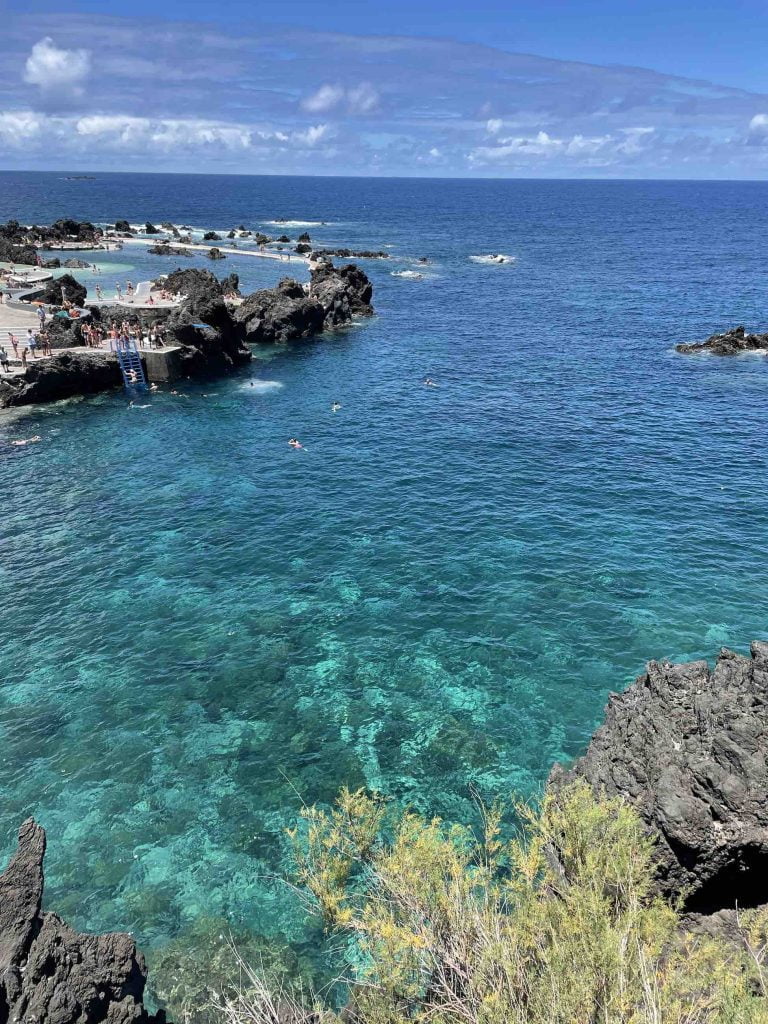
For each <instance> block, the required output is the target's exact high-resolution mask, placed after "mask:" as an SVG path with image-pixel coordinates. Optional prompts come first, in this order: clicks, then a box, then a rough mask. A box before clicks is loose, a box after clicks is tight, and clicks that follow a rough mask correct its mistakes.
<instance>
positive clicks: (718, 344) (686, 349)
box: [675, 327, 768, 356]
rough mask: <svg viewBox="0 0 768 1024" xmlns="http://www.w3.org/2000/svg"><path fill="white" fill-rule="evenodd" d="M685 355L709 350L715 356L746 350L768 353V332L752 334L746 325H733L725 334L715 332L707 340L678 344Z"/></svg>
mask: <svg viewBox="0 0 768 1024" xmlns="http://www.w3.org/2000/svg"><path fill="white" fill-rule="evenodd" d="M675 349H676V351H677V352H682V353H683V355H697V354H704V353H707V352H709V353H710V354H711V355H713V356H737V355H741V354H742V353H744V352H765V353H766V355H768V334H750V333H748V332H747V330H746V328H744V327H732V328H731V330H730V331H725V332H724V333H723V334H713V335H712V336H711V337H709V338H707V340H706V341H700V342H691V343H683V344H680V345H676V346H675Z"/></svg>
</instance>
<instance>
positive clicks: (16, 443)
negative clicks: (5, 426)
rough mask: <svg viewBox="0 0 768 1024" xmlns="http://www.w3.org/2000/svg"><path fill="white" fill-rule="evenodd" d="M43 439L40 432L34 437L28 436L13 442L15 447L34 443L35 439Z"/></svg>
mask: <svg viewBox="0 0 768 1024" xmlns="http://www.w3.org/2000/svg"><path fill="white" fill-rule="evenodd" d="M42 440H43V439H42V437H40V435H39V434H35V436H34V437H27V438H25V439H24V440H23V441H11V444H12V445H13V446H14V448H20V447H21V446H22V445H25V444H32V443H33V442H35V441H42Z"/></svg>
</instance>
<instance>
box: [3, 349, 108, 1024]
mask: <svg viewBox="0 0 768 1024" xmlns="http://www.w3.org/2000/svg"><path fill="white" fill-rule="evenodd" d="M120 383H121V377H120V370H119V367H118V365H117V360H116V359H115V358H114V357H112V358H109V357H107V355H106V354H105V353H102V352H94V351H91V350H90V349H83V351H82V352H59V353H57V354H54V355H53V356H51V357H50V358H49V359H37V360H35V359H29V360H28V362H27V372H26V374H25V375H23V376H21V375H14V376H11V377H0V408H10V407H12V406H16V405H30V404H31V403H33V402H55V401H58V400H59V399H61V398H72V396H73V395H95V394H98V393H99V392H100V391H109V390H110V388H113V387H118V386H119V385H120ZM1 938H2V937H1V936H0V940H1ZM0 1019H2V1016H1V1015H0Z"/></svg>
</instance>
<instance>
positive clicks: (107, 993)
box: [0, 818, 164, 1024]
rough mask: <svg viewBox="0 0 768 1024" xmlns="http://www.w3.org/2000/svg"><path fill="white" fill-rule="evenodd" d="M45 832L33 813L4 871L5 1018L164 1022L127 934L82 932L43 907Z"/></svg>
mask: <svg viewBox="0 0 768 1024" xmlns="http://www.w3.org/2000/svg"><path fill="white" fill-rule="evenodd" d="M44 855H45V832H44V831H43V829H42V828H40V826H39V825H36V824H35V822H34V821H33V820H32V819H31V818H30V819H29V820H28V821H25V822H24V824H23V825H22V826H21V828H20V829H19V843H18V847H17V850H16V853H15V854H14V855H13V857H12V858H11V861H10V863H9V865H8V867H7V868H6V870H5V872H4V873H3V874H2V875H0V1020H2V1021H18V1022H32V1021H35V1022H37V1024H102V1022H103V1024H162V1021H163V1020H164V1015H163V1014H162V1013H160V1014H150V1013H148V1012H147V1010H146V1009H145V1007H144V1005H143V1003H142V999H143V996H144V986H145V983H146V976H147V971H146V967H145V964H144V958H143V957H142V955H141V953H139V952H138V950H137V949H136V946H135V944H134V942H133V939H131V937H130V936H129V935H125V934H121V933H112V934H108V935H83V934H81V933H79V932H76V931H74V930H73V929H72V928H70V927H69V925H68V924H66V923H65V922H64V921H62V920H61V918H60V917H58V916H57V915H56V914H54V913H50V912H48V911H46V912H43V911H42V909H41V905H42V897H43V857H44Z"/></svg>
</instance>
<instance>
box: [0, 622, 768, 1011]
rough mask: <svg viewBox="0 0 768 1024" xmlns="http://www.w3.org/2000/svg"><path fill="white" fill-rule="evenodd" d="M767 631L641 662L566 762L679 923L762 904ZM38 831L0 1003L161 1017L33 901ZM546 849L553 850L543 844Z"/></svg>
mask: <svg viewBox="0 0 768 1024" xmlns="http://www.w3.org/2000/svg"><path fill="white" fill-rule="evenodd" d="M766 749H768V643H762V642H755V643H753V644H752V648H751V656H750V657H744V656H742V655H739V654H736V653H734V652H733V651H730V650H727V649H723V650H721V651H720V654H719V656H718V659H717V663H716V665H715V668H714V669H710V667H709V665H708V664H707V663H706V662H705V661H696V662H690V663H686V664H670V663H668V662H656V661H652V662H650V663H649V664H648V666H647V669H646V671H645V672H644V673H643V674H642V675H641V676H639V677H638V679H637V680H636V681H635V682H634V683H633V684H632V685H631V686H630V687H629V688H628V689H627V690H626V691H625V692H624V693H622V694H614V695H612V696H611V697H610V699H609V702H608V706H607V709H606V714H605V720H604V722H603V724H602V725H601V726H600V727H599V728H598V729H597V731H596V732H595V734H594V736H593V737H592V740H591V742H590V744H589V747H588V749H587V751H586V753H585V754H584V756H583V757H581V758H580V759H579V760H577V761H576V762H575V763H574V764H573V765H572V766H570V768H568V769H565V768H563V767H561V766H556V767H555V768H554V769H553V771H552V774H551V776H550V785H551V786H553V787H555V788H557V787H558V786H559V785H562V784H564V783H566V782H568V781H570V780H572V779H574V778H582V779H584V780H586V781H587V782H588V783H589V785H590V786H591V787H592V788H593V789H594V791H595V792H596V794H598V795H601V796H602V795H607V796H619V797H622V798H623V799H626V800H627V801H628V802H629V803H631V804H632V805H634V807H635V808H636V809H637V811H638V812H639V813H640V816H641V818H642V820H643V821H644V822H645V823H646V825H647V827H648V829H649V831H650V832H651V833H652V834H653V835H655V836H656V837H657V846H656V860H657V865H658V869H657V884H658V889H659V892H660V893H661V894H662V895H663V896H664V897H665V898H666V899H668V900H670V901H673V902H681V903H682V905H683V907H684V909H685V911H686V912H687V914H688V918H687V922H688V924H690V925H693V926H694V927H697V928H698V929H699V930H701V931H703V932H707V933H710V934H711V933H717V934H720V935H724V936H729V935H730V934H731V933H732V932H733V930H734V926H735V923H736V916H737V909H736V908H737V907H738V909H739V910H744V909H746V908H752V907H759V906H763V905H765V904H768V882H767V881H766V879H768V872H766V870H765V869H766V867H768V799H767V798H768V763H767V762H766V756H765V751H766ZM44 851H45V834H44V832H43V830H42V829H41V828H40V827H39V826H37V825H36V824H35V823H34V822H33V821H32V820H31V819H30V820H29V821H26V822H25V823H24V824H23V825H22V826H21V829H20V832H19V847H18V850H17V852H16V854H15V855H14V857H13V859H12V860H11V863H10V864H9V866H8V868H7V869H6V871H5V873H4V874H3V875H2V876H0V1007H3V1008H5V1010H6V1018H7V1019H17V1020H21V1019H32V1018H34V1019H37V1020H46V1021H47V1022H49V1024H69V1022H71V1021H73V1020H77V1021H78V1022H80V1024H97V1022H99V1021H104V1020H107V1021H109V1022H110V1024H129V1022H130V1024H162V1021H163V1016H162V1014H158V1015H150V1014H149V1013H148V1012H147V1010H146V1009H145V1007H144V1006H143V1003H142V998H143V992H144V986H145V982H146V968H145V965H144V960H143V958H142V956H141V954H140V953H139V952H137V950H136V947H135V945H134V943H133V941H132V940H131V939H130V937H129V936H127V935H121V934H112V935H100V936H89V935H79V934H78V933H76V932H74V931H73V930H72V929H71V928H69V927H68V926H67V925H66V924H65V923H64V922H63V921H61V919H60V918H58V917H57V916H56V914H53V913H42V912H41V910H40V905H41V898H42V887H43V874H42V860H43V854H44ZM553 854H554V855H555V856H557V853H556V851H553Z"/></svg>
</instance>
